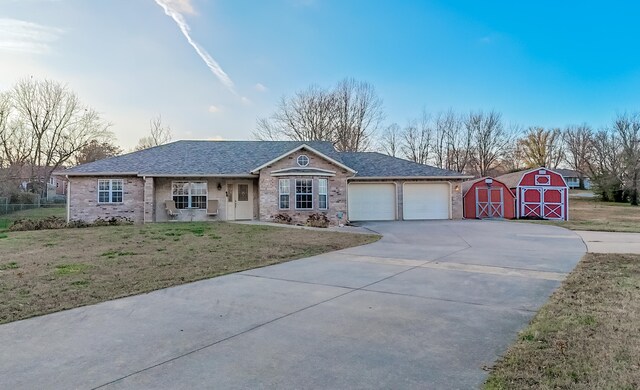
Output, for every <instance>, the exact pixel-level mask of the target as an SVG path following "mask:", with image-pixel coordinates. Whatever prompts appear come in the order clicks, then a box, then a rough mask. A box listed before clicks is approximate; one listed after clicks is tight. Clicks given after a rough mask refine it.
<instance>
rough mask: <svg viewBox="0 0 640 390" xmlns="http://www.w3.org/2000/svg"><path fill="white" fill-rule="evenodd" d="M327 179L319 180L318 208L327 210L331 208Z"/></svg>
mask: <svg viewBox="0 0 640 390" xmlns="http://www.w3.org/2000/svg"><path fill="white" fill-rule="evenodd" d="M327 184H328V183H327V179H318V208H319V209H320V210H326V209H327V208H328V206H329V197H328V194H329V191H328V190H329V188H328V185H327Z"/></svg>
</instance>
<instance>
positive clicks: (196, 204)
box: [171, 181, 207, 209]
mask: <svg viewBox="0 0 640 390" xmlns="http://www.w3.org/2000/svg"><path fill="white" fill-rule="evenodd" d="M171 194H172V196H173V201H174V202H176V208H177V209H186V208H193V209H206V208H207V182H206V181H194V182H189V181H174V182H173V183H171Z"/></svg>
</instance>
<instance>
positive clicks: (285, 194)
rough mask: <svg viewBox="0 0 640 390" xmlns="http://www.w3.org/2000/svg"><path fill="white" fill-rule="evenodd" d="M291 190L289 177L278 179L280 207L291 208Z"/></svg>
mask: <svg viewBox="0 0 640 390" xmlns="http://www.w3.org/2000/svg"><path fill="white" fill-rule="evenodd" d="M290 191H291V184H290V181H289V179H280V180H278V194H279V200H278V208H280V209H288V208H289V192H290Z"/></svg>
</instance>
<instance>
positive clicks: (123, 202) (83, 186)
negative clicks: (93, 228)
mask: <svg viewBox="0 0 640 390" xmlns="http://www.w3.org/2000/svg"><path fill="white" fill-rule="evenodd" d="M57 174H59V175H62V176H64V177H65V178H66V179H67V180H68V183H69V184H68V191H67V199H68V202H67V220H84V221H87V222H92V221H93V220H95V219H96V218H98V217H102V218H109V217H113V216H120V217H127V218H130V219H132V220H133V221H134V222H135V223H147V222H164V221H169V220H171V219H175V220H182V221H204V220H213V219H216V220H261V221H272V220H273V219H274V217H275V216H276V215H278V214H285V215H288V216H290V217H291V218H292V220H293V222H296V223H305V222H306V220H307V218H308V217H309V215H311V214H313V213H323V214H325V215H326V216H327V217H328V218H329V220H330V222H331V224H332V225H337V224H339V223H343V222H346V220H351V221H365V220H403V219H405V220H408V219H459V218H462V194H461V191H460V188H461V184H462V181H464V180H465V179H468V178H470V177H469V176H464V175H462V174H460V173H458V172H453V171H448V170H443V169H438V168H435V167H431V166H428V165H422V164H417V163H414V162H410V161H406V160H403V159H399V158H394V157H390V156H386V155H383V154H380V153H374V152H337V151H336V150H335V149H334V147H333V145H332V144H331V143H330V142H320V141H308V142H297V141H177V142H173V143H170V144H166V145H162V146H157V147H154V148H150V149H145V150H141V151H138V152H133V153H129V154H126V155H123V156H118V157H112V158H108V159H104V160H100V161H95V162H92V163H88V164H83V165H79V166H76V167H73V168H70V169H67V170H65V171H63V172H59V173H57ZM172 201H173V202H172ZM167 204H169V205H170V206H172V205H173V204H175V211H177V212H174V213H172V212H170V211H167ZM170 206H169V207H170ZM212 208H213V209H214V210H212ZM171 214H173V215H171Z"/></svg>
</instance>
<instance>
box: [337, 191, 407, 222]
mask: <svg viewBox="0 0 640 390" xmlns="http://www.w3.org/2000/svg"><path fill="white" fill-rule="evenodd" d="M348 197H349V206H348V207H349V220H350V221H392V220H394V219H396V186H395V184H393V183H349V195H348Z"/></svg>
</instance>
